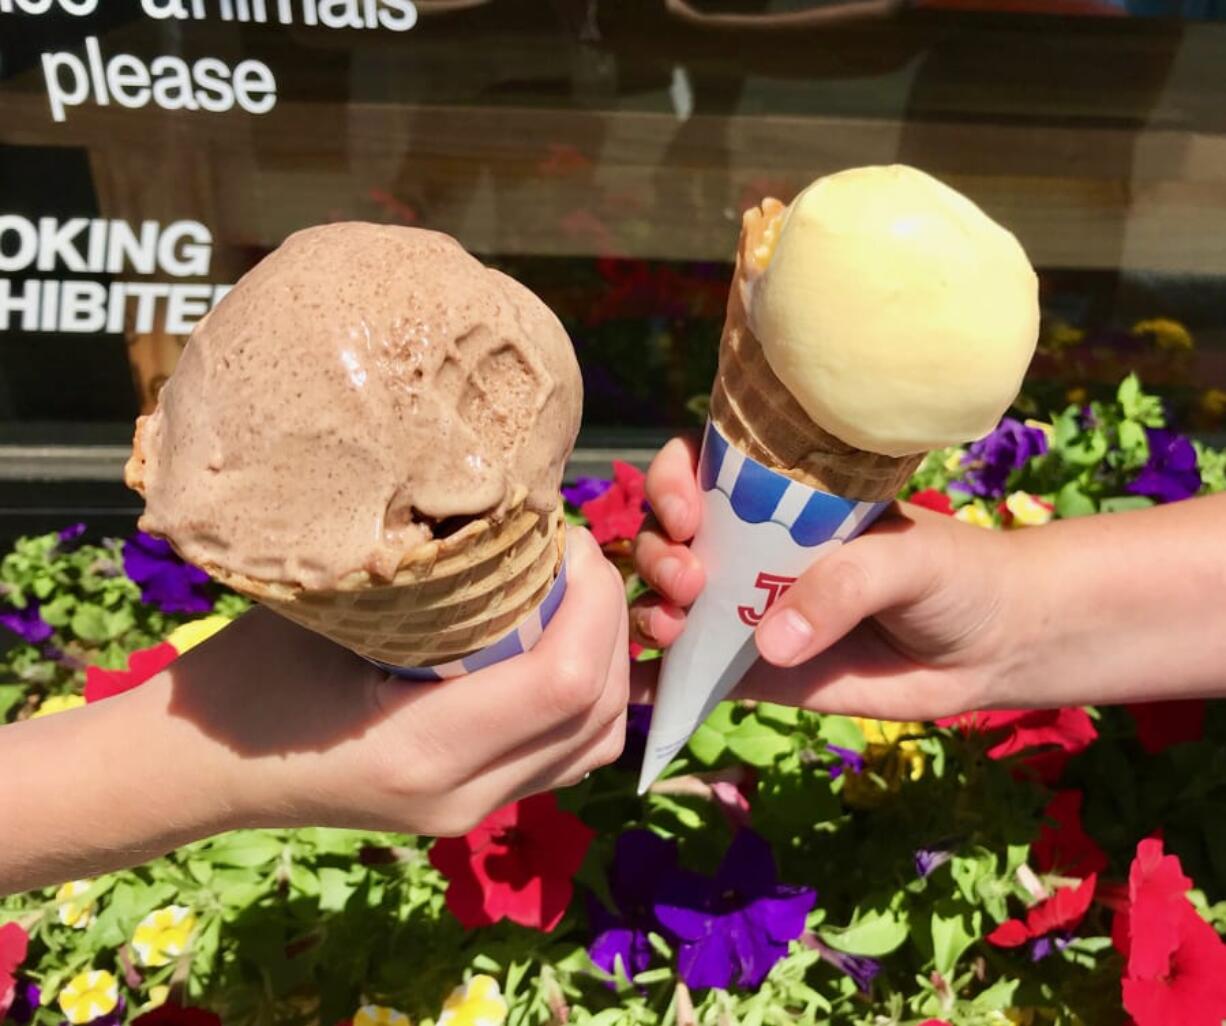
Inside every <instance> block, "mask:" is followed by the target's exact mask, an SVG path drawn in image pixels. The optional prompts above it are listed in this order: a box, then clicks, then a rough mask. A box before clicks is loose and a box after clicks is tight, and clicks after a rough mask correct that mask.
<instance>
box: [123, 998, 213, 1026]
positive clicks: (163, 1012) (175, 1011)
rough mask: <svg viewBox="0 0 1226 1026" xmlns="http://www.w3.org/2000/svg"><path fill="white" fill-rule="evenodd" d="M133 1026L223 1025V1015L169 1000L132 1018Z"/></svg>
mask: <svg viewBox="0 0 1226 1026" xmlns="http://www.w3.org/2000/svg"><path fill="white" fill-rule="evenodd" d="M132 1026H221V1016H219V1015H215V1014H214V1013H213V1012H206V1011H205V1010H204V1009H203V1008H184V1007H183V1006H182V1005H176V1004H172V1003H171V1002H169V1001H168V1002H166V1004H163V1005H158V1006H157V1008H154V1009H152V1010H151V1011H148V1012H146V1013H145V1014H144V1015H138V1016H137V1017H136V1018H135V1019H133V1020H132Z"/></svg>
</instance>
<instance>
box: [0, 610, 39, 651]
mask: <svg viewBox="0 0 1226 1026" xmlns="http://www.w3.org/2000/svg"><path fill="white" fill-rule="evenodd" d="M0 627H7V628H8V629H9V630H10V631H12V632H13V633H14V634H16V635H17V637H19V638H21V640H22V641H25V642H28V643H29V644H31V645H38V644H40V643H41V642H44V641H46V640H47V639H48V638H49V637H51V630H52V628H51V624H49V623H47V621H46V620H44V619H43V618H42V615H41V614H40V613H39V605H38V600H37V599H32V598H31V599H26V605H25V608H24V609H11V610H6V611H5V612H3V613H0Z"/></svg>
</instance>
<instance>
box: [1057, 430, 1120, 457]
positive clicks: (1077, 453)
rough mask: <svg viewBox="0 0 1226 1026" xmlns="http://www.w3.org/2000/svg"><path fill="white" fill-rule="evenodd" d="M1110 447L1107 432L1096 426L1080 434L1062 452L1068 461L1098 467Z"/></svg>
mask: <svg viewBox="0 0 1226 1026" xmlns="http://www.w3.org/2000/svg"><path fill="white" fill-rule="evenodd" d="M1110 448H1111V447H1110V445H1109V444H1108V443H1107V436H1106V434H1105V433H1104V432H1103V431H1101V430H1099V429H1097V428H1096V429H1095V430H1093V431H1087V432H1084V433H1083V434H1081V435H1078V436H1077V437H1076V438H1074V439H1073V440H1072V441H1070V442H1069V444H1068V445H1066V446H1065V447H1064V449H1063V450H1062V451H1061V454H1062V455H1063V456H1064V459H1065V460H1066V461H1067V462H1068V463H1072V464H1075V465H1076V466H1079V467H1096V466H1098V464H1100V463H1101V462H1102V461H1103V457H1104V456H1106V455H1107V452H1108V450H1109V449H1110Z"/></svg>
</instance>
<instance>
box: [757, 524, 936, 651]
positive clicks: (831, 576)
mask: <svg viewBox="0 0 1226 1026" xmlns="http://www.w3.org/2000/svg"><path fill="white" fill-rule="evenodd" d="M900 526H901V525H900ZM906 533H907V531H906V529H905V528H903V529H901V530H899V529H897V528H895V526H894V525H893V524H891V526H890V527H888V528H886V529H885V530H881V531H874V532H873V533H871V534H867V535H864V536H863V537H861V538H857V539H856V540H855V541H853V542H850V543H849V544H847V545H844V546H842V547H841V548H839V549H837V550H836V551H835V552H833V553H832V554H831V555H829V556H827V557H826V558H825V559H823V560H821V562H819V563H817V564H816V565H815V566H812V567H810V568H809V569H808V570H806V571H805V572H804V573H803V574H802V575H801V576H800V578H799V579H798V580H797V581H796V583H795V584H794V585H792V587H791V588H789V589H788V591H787V593H786V594H785V595H784V596H783V597H782V598H781V599H780V600H779V601H778V602H776V603H775V605H774V606H773V607H772V608H771V610H770V612H768V613H767V614H766V616H765V617H764V618H763V620H762V622H761V623H760V624H759V625H758V628H757V632H756V639H757V644H758V651H759V652H760V653H761V654H762V657H763V658H764V659H765V660H766V661H767V662H769V663H774V664H775V665H776V666H796V665H797V664H798V663H802V662H804V661H805V660H807V659H812V658H813V657H814V656H815V655H817V654H818V653H819V652H823V651H825V650H826V649H827V648H829V647H830V646H831V645H833V644H834V643H835V642H836V641H838V640H839V639H840V638H842V637H843V636H844V635H846V634H847V633H848V632H849V631H851V630H852V629H853V628H855V627H856V625H857V624H859V623H860V621H861V620H864V619H866V618H867V617H870V616H874V615H875V614H877V613H880V612H882V611H883V610H886V609H891V608H894V607H895V606H900V605H906V604H909V603H912V602H915V601H917V600H919V599H921V598H923V597H924V596H925V595H926V594H928V593H929V590H930V589H931V588H932V587H933V585H934V584H935V582H936V574H935V573H934V569H935V568H934V566H933V563H932V557H931V554H930V552H931V550H930V549H929V547H928V546H926V545H922V544H915V542H914V540H913V539H908V538H907V537H906Z"/></svg>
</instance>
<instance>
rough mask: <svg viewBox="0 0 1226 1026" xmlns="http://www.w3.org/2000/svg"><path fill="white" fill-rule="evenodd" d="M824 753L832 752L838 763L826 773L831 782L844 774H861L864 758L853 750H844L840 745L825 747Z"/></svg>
mask: <svg viewBox="0 0 1226 1026" xmlns="http://www.w3.org/2000/svg"><path fill="white" fill-rule="evenodd" d="M826 751H828V752H833V753H834V754H835V755H837V756H838V758H839V761H838V762H837V763H835V764H834V765H833V766H831V767H830V769H829V770H828V771H827V772H829V774H830V779H831V780H837V779H838V778H839V777H841V776H842V775H843V774H844V773H863V772H864V766H865V763H864V756H863V754H861V753H860V752H857V751H856V750H855V749H854V748H844V747H843V746H842V745H826Z"/></svg>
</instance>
